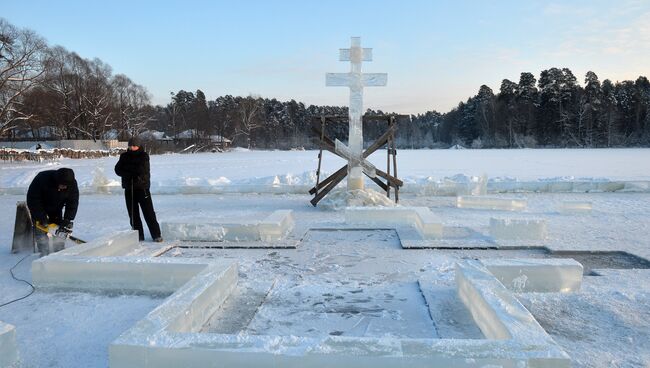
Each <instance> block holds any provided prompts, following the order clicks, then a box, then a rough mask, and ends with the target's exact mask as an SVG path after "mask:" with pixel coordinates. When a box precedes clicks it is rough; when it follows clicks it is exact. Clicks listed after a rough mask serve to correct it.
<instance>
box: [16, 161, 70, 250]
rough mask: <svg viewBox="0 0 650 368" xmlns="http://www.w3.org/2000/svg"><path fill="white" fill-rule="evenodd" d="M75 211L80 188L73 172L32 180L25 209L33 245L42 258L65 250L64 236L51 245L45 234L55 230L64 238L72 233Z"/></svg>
mask: <svg viewBox="0 0 650 368" xmlns="http://www.w3.org/2000/svg"><path fill="white" fill-rule="evenodd" d="M78 207H79V188H78V187H77V181H76V180H75V177H74V171H72V169H68V168H61V169H58V170H47V171H41V172H40V173H38V174H37V175H36V177H35V178H34V180H32V183H31V184H30V185H29V189H28V190H27V208H29V212H30V213H31V216H32V220H33V221H34V225H35V227H36V229H35V239H36V245H37V246H38V250H39V251H40V252H41V254H42V255H47V254H49V253H50V252H57V251H59V250H61V249H63V248H64V247H65V236H62V237H59V239H56V241H53V240H52V238H50V237H48V233H46V231H45V230H46V229H48V230H49V229H52V228H56V229H57V231H58V232H59V233H64V235H65V234H69V233H71V232H72V224H73V220H74V218H75V216H76V215H77V208H78ZM64 208H65V212H63V209H64Z"/></svg>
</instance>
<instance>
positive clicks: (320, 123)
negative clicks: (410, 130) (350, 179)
mask: <svg viewBox="0 0 650 368" xmlns="http://www.w3.org/2000/svg"><path fill="white" fill-rule="evenodd" d="M400 117H407V116H406V115H374V116H364V117H363V120H364V122H365V121H386V122H387V123H388V129H387V130H386V132H384V133H383V134H382V135H381V136H380V137H379V138H377V139H376V140H375V141H374V142H373V143H372V144H371V145H370V146H369V147H368V148H367V149H366V150H364V151H363V155H362V156H363V158H367V157H368V156H370V155H371V154H373V153H374V152H375V151H377V150H378V149H380V148H381V147H383V146H386V153H387V154H386V156H387V157H386V171H382V170H379V169H376V174H377V177H374V178H370V180H372V181H373V182H374V183H375V184H377V185H378V186H379V187H380V188H381V189H382V190H383V191H385V192H386V196H387V197H389V198H390V193H391V187H392V188H393V189H394V198H395V202H398V201H399V189H400V187H402V186H403V185H404V182H402V181H401V180H399V179H398V178H397V148H396V145H395V132H396V131H397V119H398V118H400ZM347 120H348V118H347V116H337V115H322V116H317V117H314V118H313V120H312V130H313V131H314V132H315V133H316V134H317V135H318V137H319V138H320V139H319V142H320V144H319V147H320V150H319V152H318V168H317V169H316V185H315V186H314V187H313V188H311V189H310V190H309V194H312V195H314V198H312V200H311V201H310V202H311V204H312V205H314V206H316V205H317V204H318V202H319V201H320V200H321V199H323V197H325V196H326V195H327V194H328V193H329V192H330V191H332V189H334V188H335V187H336V186H337V185H338V184H339V183H340V182H341V181H342V180H343V179H345V177H346V176H347V174H348V165H345V166H343V167H341V168H340V169H338V170H337V171H336V172H335V173H334V174H332V175H330V176H328V177H327V178H325V179H324V180H323V181H321V180H320V174H321V166H322V160H323V150H326V151H329V152H332V153H334V154H335V155H337V156H339V157H340V155H339V154H338V153H337V152H336V144H335V142H334V140H333V139H331V138H330V137H328V136H327V135H326V134H325V128H326V126H327V123H342V122H347ZM391 158H392V160H391ZM391 163H392V172H393V175H391ZM366 176H367V175H366ZM380 178H381V179H380ZM382 179H383V180H385V182H384V181H383V180H382Z"/></svg>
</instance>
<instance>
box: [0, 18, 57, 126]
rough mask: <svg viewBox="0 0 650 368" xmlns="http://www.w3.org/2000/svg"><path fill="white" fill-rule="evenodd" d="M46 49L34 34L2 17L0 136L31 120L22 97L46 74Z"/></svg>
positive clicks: (0, 26) (0, 35) (0, 41)
mask: <svg viewBox="0 0 650 368" xmlns="http://www.w3.org/2000/svg"><path fill="white" fill-rule="evenodd" d="M46 47H47V45H46V43H45V41H44V40H43V39H42V38H41V37H39V36H38V35H36V34H35V33H34V32H32V31H30V30H27V29H19V28H16V27H14V26H13V25H11V24H9V23H8V22H7V21H6V20H4V19H2V18H0V134H4V133H5V132H6V131H8V130H10V129H13V128H15V127H16V126H17V124H18V123H19V122H21V121H26V120H29V119H30V118H31V117H32V115H31V114H29V113H28V112H25V111H23V110H22V109H21V103H22V97H23V95H24V94H25V93H26V92H27V91H28V90H30V89H31V88H32V87H33V86H35V85H36V84H37V83H38V82H39V78H40V77H41V76H42V74H43V72H44V67H43V60H42V58H43V51H44V50H45V49H46Z"/></svg>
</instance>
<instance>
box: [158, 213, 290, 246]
mask: <svg viewBox="0 0 650 368" xmlns="http://www.w3.org/2000/svg"><path fill="white" fill-rule="evenodd" d="M293 227H294V219H293V212H292V211H291V210H278V211H275V212H273V213H272V214H271V215H269V216H268V217H266V218H265V219H263V220H262V221H246V222H239V223H209V222H207V223H205V222H203V223H200V222H195V223H190V222H163V223H162V224H161V230H162V235H163V238H165V239H166V240H181V241H206V242H224V241H226V242H247V241H264V242H275V241H279V240H282V239H284V238H285V237H286V236H287V235H288V234H289V233H290V232H291V231H292V230H293Z"/></svg>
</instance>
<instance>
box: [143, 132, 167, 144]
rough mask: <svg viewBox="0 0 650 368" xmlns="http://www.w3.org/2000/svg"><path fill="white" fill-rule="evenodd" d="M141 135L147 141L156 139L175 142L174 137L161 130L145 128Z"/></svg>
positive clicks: (157, 140)
mask: <svg viewBox="0 0 650 368" xmlns="http://www.w3.org/2000/svg"><path fill="white" fill-rule="evenodd" d="M139 137H140V138H142V139H144V140H147V141H156V142H173V141H174V139H173V138H171V137H168V136H167V134H165V132H161V131H159V130H145V131H144V132H142V133H140V134H139Z"/></svg>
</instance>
